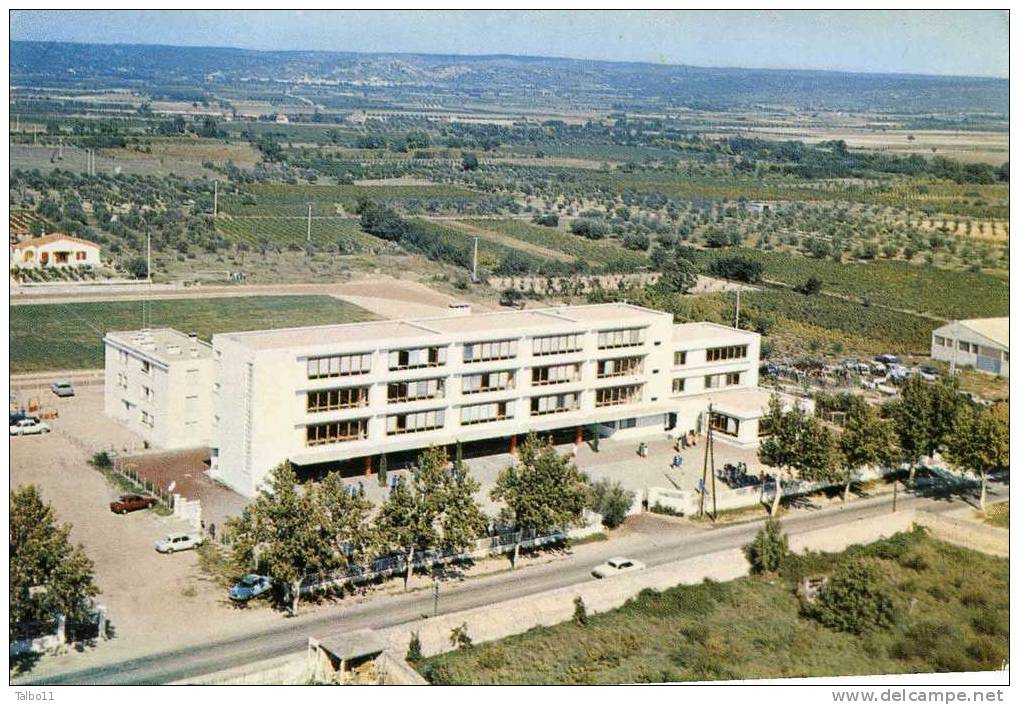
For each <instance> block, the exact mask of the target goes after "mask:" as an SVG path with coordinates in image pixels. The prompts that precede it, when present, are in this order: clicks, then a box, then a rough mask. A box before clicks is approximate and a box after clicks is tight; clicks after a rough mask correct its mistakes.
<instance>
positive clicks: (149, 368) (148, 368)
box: [142, 360, 152, 375]
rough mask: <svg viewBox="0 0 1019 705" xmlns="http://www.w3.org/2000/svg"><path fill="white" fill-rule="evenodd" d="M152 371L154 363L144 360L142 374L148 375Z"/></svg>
mask: <svg viewBox="0 0 1019 705" xmlns="http://www.w3.org/2000/svg"><path fill="white" fill-rule="evenodd" d="M151 372H152V365H150V364H149V361H148V360H142V374H143V375H147V374H149V373H151Z"/></svg>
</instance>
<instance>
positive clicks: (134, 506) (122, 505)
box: [110, 494, 159, 514]
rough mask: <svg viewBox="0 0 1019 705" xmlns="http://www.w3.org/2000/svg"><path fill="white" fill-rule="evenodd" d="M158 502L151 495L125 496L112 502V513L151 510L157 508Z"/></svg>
mask: <svg viewBox="0 0 1019 705" xmlns="http://www.w3.org/2000/svg"><path fill="white" fill-rule="evenodd" d="M158 501H159V500H157V499H156V498H155V497H153V496H152V495H149V494H124V495H121V496H120V497H119V498H118V499H117V500H115V501H113V502H110V511H111V512H113V513H114V514H127V513H128V512H137V511H138V510H140V509H150V508H151V507H154V506H156V503H157V502H158Z"/></svg>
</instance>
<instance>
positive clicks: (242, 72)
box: [10, 42, 1008, 117]
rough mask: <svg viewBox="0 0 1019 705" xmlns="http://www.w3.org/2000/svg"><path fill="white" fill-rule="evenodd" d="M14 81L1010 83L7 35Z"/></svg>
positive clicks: (922, 87) (802, 97) (774, 91)
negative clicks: (76, 41) (14, 39)
mask: <svg viewBox="0 0 1019 705" xmlns="http://www.w3.org/2000/svg"><path fill="white" fill-rule="evenodd" d="M10 47H11V59H10V61H11V64H10V68H11V83H12V85H26V86H32V87H44V86H52V87H90V88H91V87H131V88H141V87H146V86H148V87H152V86H176V87H178V88H183V87H189V88H191V89H194V90H208V91H212V90H215V89H216V87H217V86H222V85H224V84H234V85H236V83H237V82H238V81H251V80H261V81H279V80H283V81H299V80H302V79H304V78H305V77H308V78H310V80H312V81H313V82H314V81H323V80H325V81H336V82H339V83H341V84H353V85H361V86H366V85H367V86H369V87H374V88H378V89H381V90H390V91H391V90H393V89H399V88H400V87H408V88H413V89H414V90H415V92H417V93H420V92H421V90H422V89H425V90H434V91H436V93H437V94H444V95H449V94H459V95H463V96H470V97H475V98H478V99H495V98H498V97H499V96H518V97H523V98H528V99H532V100H537V99H544V100H549V101H556V100H558V101H568V102H570V103H571V104H583V105H599V106H603V107H605V108H608V109H613V108H615V109H621V110H626V109H635V108H636V107H638V106H639V107H643V108H654V107H655V106H660V107H662V108H682V107H686V108H694V109H709V110H728V109H736V108H747V107H761V108H768V107H774V108H783V109H790V108H792V109H797V110H804V111H819V110H842V111H868V112H883V113H894V114H897V115H903V114H907V115H908V114H912V115H942V116H944V115H947V116H953V115H954V116H958V115H987V116H995V117H1004V116H1007V115H1008V80H1007V79H996V78H967V77H949V76H919V75H904V74H860V73H838V72H828V71H789V70H761V69H737V68H724V69H723V68H699V67H692V66H668V65H661V64H643V63H614V62H606V61H581V60H575V59H556V58H542V57H526V56H442V55H421V54H359V53H351V52H321V51H266V52H263V51H251V50H245V49H226V48H211V47H174V46H156V45H123V44H121V45H105V44H72V43H57V42H11V45H10Z"/></svg>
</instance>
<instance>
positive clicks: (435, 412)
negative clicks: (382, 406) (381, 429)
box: [386, 409, 446, 436]
mask: <svg viewBox="0 0 1019 705" xmlns="http://www.w3.org/2000/svg"><path fill="white" fill-rule="evenodd" d="M445 425H446V410H445V409H432V410H430V411H418V412H416V413H413V414H397V415H396V416H387V417H386V435H387V436H397V435H400V434H402V433H420V432H421V431H431V430H432V429H436V428H442V427H443V426H445Z"/></svg>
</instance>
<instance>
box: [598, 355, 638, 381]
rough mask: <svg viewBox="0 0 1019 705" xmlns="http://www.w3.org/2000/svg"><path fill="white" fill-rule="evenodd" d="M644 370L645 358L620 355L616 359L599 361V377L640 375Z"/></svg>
mask: <svg viewBox="0 0 1019 705" xmlns="http://www.w3.org/2000/svg"><path fill="white" fill-rule="evenodd" d="M643 371H644V358H642V357H620V358H616V359H615V360H599V361H598V379H604V378H605V377H625V376H626V375H639V374H640V373H642V372H643Z"/></svg>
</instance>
